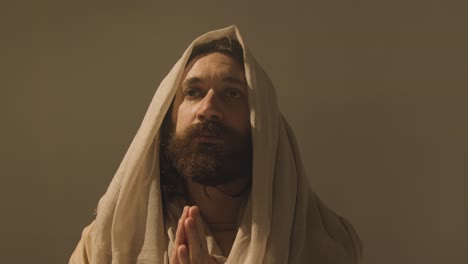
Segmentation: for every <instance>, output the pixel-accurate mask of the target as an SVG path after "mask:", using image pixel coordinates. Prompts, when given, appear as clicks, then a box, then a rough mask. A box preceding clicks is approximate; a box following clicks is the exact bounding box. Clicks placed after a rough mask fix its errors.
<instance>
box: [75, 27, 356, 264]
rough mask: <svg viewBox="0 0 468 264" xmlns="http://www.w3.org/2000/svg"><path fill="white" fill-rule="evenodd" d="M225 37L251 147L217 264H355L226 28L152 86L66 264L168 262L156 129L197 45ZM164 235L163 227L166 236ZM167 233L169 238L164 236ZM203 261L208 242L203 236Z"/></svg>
mask: <svg viewBox="0 0 468 264" xmlns="http://www.w3.org/2000/svg"><path fill="white" fill-rule="evenodd" d="M225 36H230V37H232V38H234V39H237V40H238V41H239V42H240V43H241V45H242V46H243V48H244V66H245V75H246V80H247V86H248V96H249V106H250V122H251V130H252V142H253V169H252V170H253V171H252V189H251V194H250V197H249V199H248V201H247V203H246V205H245V210H244V214H243V217H242V220H241V223H240V225H239V228H238V231H237V235H236V238H235V241H234V244H233V246H232V250H231V253H230V254H229V256H227V258H226V257H222V256H221V257H219V256H218V258H217V261H218V262H219V263H227V264H239V263H245V264H259V263H268V264H270V263H271V264H276V263H281V264H283V263H317V264H351V263H360V261H361V257H362V244H361V240H360V239H359V237H358V235H357V233H356V232H355V230H354V228H353V226H352V225H351V224H350V222H348V221H347V220H346V219H345V218H343V217H341V216H339V215H337V214H335V213H334V212H333V211H331V210H330V209H328V208H327V207H326V206H325V205H324V203H323V202H322V201H321V200H320V199H319V198H318V197H317V195H316V194H315V193H314V192H313V191H312V189H311V186H310V184H309V181H308V178H307V176H306V174H305V172H304V166H303V164H302V161H301V157H300V153H299V148H298V144H297V142H296V140H295V137H294V134H293V132H292V130H291V128H290V127H289V125H288V124H287V122H286V120H285V119H284V118H283V116H282V115H281V113H280V111H279V107H278V103H277V98H276V93H275V90H274V87H273V84H272V83H271V80H270V79H269V77H268V76H267V75H266V73H265V72H264V71H263V70H262V68H261V67H260V66H259V65H258V63H257V62H256V61H255V59H254V58H253V57H252V55H251V53H250V51H249V49H248V47H247V46H246V43H245V42H244V40H243V38H242V36H241V34H240V32H239V30H238V29H237V27H236V26H230V27H227V28H224V29H220V30H215V31H211V32H208V33H206V34H204V35H202V36H200V37H199V38H197V39H195V40H194V41H193V42H192V43H191V44H190V46H189V47H188V48H187V50H186V51H185V52H184V54H183V56H182V57H181V58H180V59H179V61H178V62H177V63H176V64H175V66H174V67H173V68H172V70H171V71H170V72H169V74H168V75H167V76H166V77H165V78H164V80H163V81H162V82H161V84H160V86H159V87H158V89H157V91H156V93H155V95H154V98H153V100H152V102H151V104H150V106H149V109H148V111H147V113H146V115H145V117H144V120H143V122H142V124H141V127H140V128H139V130H138V132H137V134H136V136H135V138H134V140H133V141H132V143H131V145H130V147H129V149H128V151H127V153H126V155H125V157H124V159H123V161H122V163H121V164H120V166H119V168H118V170H117V172H116V174H115V176H114V178H113V180H112V182H111V184H110V186H109V188H108V190H107V192H106V193H105V194H104V196H103V197H102V198H101V199H100V201H99V204H98V207H97V215H96V219H95V220H94V221H93V223H91V225H89V226H88V227H86V228H85V229H84V230H83V234H82V239H81V241H80V242H79V244H78V246H77V247H76V249H75V251H74V253H73V255H72V257H71V259H70V262H69V263H71V264H82V263H93V264H105V263H112V264H129V263H139V264H150V263H151V264H154V263H158V264H159V263H161V264H162V263H168V257H169V251H168V250H169V249H168V245H170V244H171V242H172V241H171V236H170V235H168V230H166V229H165V223H164V219H165V218H164V216H163V210H162V194H161V191H160V182H159V177H160V175H159V143H158V140H159V129H160V127H161V124H162V121H163V118H164V116H165V114H166V112H167V111H168V109H169V107H170V104H171V102H172V99H173V98H174V96H175V93H176V90H177V88H178V86H179V83H180V81H181V78H182V74H183V70H184V66H185V65H186V62H187V60H188V58H189V56H190V54H191V52H192V48H193V47H194V46H196V45H198V44H201V43H206V42H210V41H212V40H214V39H219V38H222V37H225ZM169 231H170V230H169ZM169 234H170V232H169ZM207 243H208V248H209V251H210V254H211V255H217V254H219V252H214V251H216V248H217V247H216V242H215V241H214V240H213V239H212V237H210V236H208V235H207Z"/></svg>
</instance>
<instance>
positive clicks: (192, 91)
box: [184, 88, 200, 98]
mask: <svg viewBox="0 0 468 264" xmlns="http://www.w3.org/2000/svg"><path fill="white" fill-rule="evenodd" d="M184 94H185V96H186V97H188V98H196V97H198V96H199V95H200V89H198V88H187V89H186V90H185V93H184Z"/></svg>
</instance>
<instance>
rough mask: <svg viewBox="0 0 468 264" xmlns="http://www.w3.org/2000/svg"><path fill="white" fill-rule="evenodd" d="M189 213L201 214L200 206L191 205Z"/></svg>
mask: <svg viewBox="0 0 468 264" xmlns="http://www.w3.org/2000/svg"><path fill="white" fill-rule="evenodd" d="M189 215H190V216H192V217H194V216H198V215H200V209H199V208H198V206H196V205H194V206H192V207H190V210H189Z"/></svg>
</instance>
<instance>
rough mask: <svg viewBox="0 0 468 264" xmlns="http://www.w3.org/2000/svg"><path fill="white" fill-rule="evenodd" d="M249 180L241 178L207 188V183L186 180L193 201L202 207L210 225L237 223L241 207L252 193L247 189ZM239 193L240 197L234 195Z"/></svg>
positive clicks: (202, 213)
mask: <svg viewBox="0 0 468 264" xmlns="http://www.w3.org/2000/svg"><path fill="white" fill-rule="evenodd" d="M249 181H250V179H248V178H240V179H238V180H236V181H234V182H232V183H229V184H224V185H219V186H217V187H213V186H208V187H206V188H205V185H202V184H199V183H196V182H191V181H186V186H187V191H188V194H189V196H190V198H191V200H192V202H193V203H194V204H195V205H197V206H198V207H199V208H200V212H201V215H202V216H203V218H204V220H205V221H206V223H207V224H208V225H210V224H237V220H238V218H239V210H240V207H241V206H242V203H243V202H244V201H245V200H246V199H247V198H248V195H249V194H250V190H246V188H248V187H249ZM244 190H245V191H244ZM239 193H241V194H240V195H239V196H238V197H237V196H236V197H232V195H237V194H239ZM229 194H230V195H229Z"/></svg>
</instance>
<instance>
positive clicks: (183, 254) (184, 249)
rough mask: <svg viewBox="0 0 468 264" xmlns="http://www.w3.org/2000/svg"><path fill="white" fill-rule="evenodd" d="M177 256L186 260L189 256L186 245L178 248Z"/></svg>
mask: <svg viewBox="0 0 468 264" xmlns="http://www.w3.org/2000/svg"><path fill="white" fill-rule="evenodd" d="M177 254H178V255H179V257H183V258H186V257H187V256H188V251H187V247H186V246H185V245H180V246H179V247H178V248H177Z"/></svg>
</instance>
